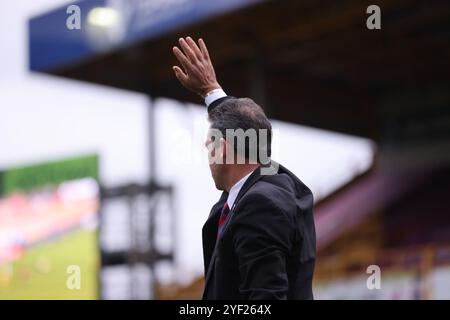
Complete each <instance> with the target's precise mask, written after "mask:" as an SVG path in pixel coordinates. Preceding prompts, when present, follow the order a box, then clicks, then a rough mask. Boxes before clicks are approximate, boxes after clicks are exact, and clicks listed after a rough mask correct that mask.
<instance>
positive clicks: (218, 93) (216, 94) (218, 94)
mask: <svg viewBox="0 0 450 320" xmlns="http://www.w3.org/2000/svg"><path fill="white" fill-rule="evenodd" d="M226 96H227V94H226V93H225V91H223V90H222V89H216V90H213V92H212V93H211V94H209V93H208V94H207V95H206V97H205V104H206V106H209V105H210V104H211V103H213V102H214V101H216V100H218V99H220V98H223V97H226Z"/></svg>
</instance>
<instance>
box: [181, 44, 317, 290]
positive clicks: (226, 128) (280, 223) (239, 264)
mask: <svg viewBox="0 0 450 320" xmlns="http://www.w3.org/2000/svg"><path fill="white" fill-rule="evenodd" d="M179 45H180V48H181V49H180V48H178V47H174V48H173V50H174V54H175V56H176V57H177V59H178V61H179V62H180V64H181V67H178V66H174V67H173V69H174V72H175V75H176V77H177V78H178V79H179V81H180V82H181V83H182V84H183V85H184V86H185V87H186V88H188V89H190V90H192V91H193V92H195V93H197V94H199V95H201V96H202V97H203V98H204V99H205V102H206V104H207V106H208V119H209V121H210V129H209V133H208V138H207V141H206V143H205V145H206V147H207V148H208V151H209V152H208V156H209V160H210V169H211V174H212V177H213V180H214V183H215V185H216V187H217V188H218V189H219V190H222V191H223V193H222V196H221V198H220V200H219V201H218V202H217V203H216V204H215V205H214V206H213V208H212V210H211V213H210V215H209V218H208V220H207V221H206V223H205V225H204V226H203V253H204V264H205V289H204V294H203V298H204V299H313V293H312V278H313V272H314V263H315V257H316V238H315V228H314V219H313V213H312V207H313V195H312V193H311V191H310V190H309V189H308V187H307V186H306V185H304V184H303V183H302V182H301V181H300V180H299V179H298V178H297V177H296V176H295V175H294V174H293V173H291V172H290V171H289V170H287V169H286V168H284V167H283V166H281V165H279V164H278V163H276V162H274V161H272V160H271V159H270V153H271V136H272V127H271V124H270V122H269V120H268V119H267V117H266V116H265V114H264V111H263V110H262V109H261V108H260V107H259V106H258V105H257V104H256V103H255V102H253V101H252V100H251V99H248V98H245V99H237V98H234V97H230V96H227V95H226V94H225V92H224V91H223V90H222V88H221V87H220V85H219V84H218V82H217V79H216V76H215V72H214V68H213V66H212V63H211V59H210V57H209V54H208V50H207V48H206V46H205V43H204V42H203V40H202V39H200V40H199V41H198V44H197V43H196V42H195V41H194V40H192V39H191V38H190V37H188V38H186V39H183V38H181V39H180V40H179ZM248 132H250V133H251V132H256V140H255V139H253V140H252V139H251V135H247V133H248ZM242 135H244V136H242ZM255 155H256V156H255Z"/></svg>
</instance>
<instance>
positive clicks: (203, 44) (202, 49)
mask: <svg viewBox="0 0 450 320" xmlns="http://www.w3.org/2000/svg"><path fill="white" fill-rule="evenodd" d="M198 44H199V45H200V50H201V52H202V54H203V57H204V58H205V59H206V60H211V59H210V58H209V52H208V49H207V48H206V45H205V42H204V41H203V39H201V38H200V39H199V40H198Z"/></svg>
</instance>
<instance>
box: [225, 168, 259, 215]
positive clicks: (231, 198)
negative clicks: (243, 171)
mask: <svg viewBox="0 0 450 320" xmlns="http://www.w3.org/2000/svg"><path fill="white" fill-rule="evenodd" d="M252 173H253V171H252V172H250V173H249V174H247V175H246V176H244V177H243V178H241V180H239V181H238V182H236V183H235V184H234V185H233V186H232V187H231V189H230V192H229V193H228V199H227V203H228V207H229V208H230V209H232V208H233V205H234V202H235V201H236V198H237V196H238V194H239V191H241V189H242V186H243V185H244V183H245V181H247V179H248V177H250V175H251V174H252Z"/></svg>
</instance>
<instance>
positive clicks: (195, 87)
mask: <svg viewBox="0 0 450 320" xmlns="http://www.w3.org/2000/svg"><path fill="white" fill-rule="evenodd" d="M178 42H179V45H180V47H181V50H180V49H179V48H178V47H176V46H175V47H173V53H174V54H175V57H176V58H177V59H178V61H179V62H180V64H181V66H182V68H180V67H179V66H173V67H172V69H173V71H174V72H175V76H176V77H177V78H178V80H179V81H180V82H181V84H182V85H183V86H184V87H185V88H187V89H189V90H191V91H193V92H195V93H197V94H199V95H200V96H202V97H205V95H206V94H207V93H208V92H210V91H212V90H214V89H220V85H219V83H218V82H217V79H216V74H215V72H214V67H213V65H212V62H211V59H210V57H209V53H208V49H207V48H206V45H205V42H204V41H203V40H202V39H199V40H198V45H197V43H195V41H194V40H192V38H191V37H187V38H186V39H183V38H180V39H179V40H178Z"/></svg>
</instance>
